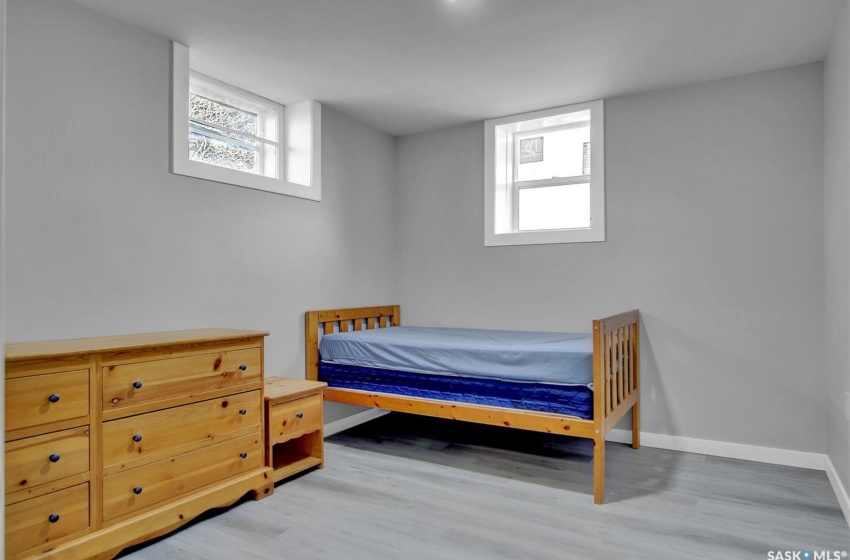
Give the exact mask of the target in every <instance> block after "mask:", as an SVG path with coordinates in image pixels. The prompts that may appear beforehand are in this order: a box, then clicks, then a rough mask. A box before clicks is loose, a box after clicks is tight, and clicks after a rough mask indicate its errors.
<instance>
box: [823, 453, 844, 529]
mask: <svg viewBox="0 0 850 560" xmlns="http://www.w3.org/2000/svg"><path fill="white" fill-rule="evenodd" d="M825 462H826V477H827V478H828V479H829V482H830V484H832V489H833V491H835V496H836V497H837V498H838V505H840V506H841V511H843V512H844V519H846V520H847V526H848V527H850V496H848V495H847V489H846V488H844V484H842V483H841V477H839V476H838V472H837V471H836V470H835V465H833V464H832V460H831V459H830V458H829V455H827V456H826V461H825Z"/></svg>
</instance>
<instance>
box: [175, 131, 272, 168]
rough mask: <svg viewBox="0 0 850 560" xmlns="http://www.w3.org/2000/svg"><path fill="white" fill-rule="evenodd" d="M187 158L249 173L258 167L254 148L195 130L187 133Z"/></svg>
mask: <svg viewBox="0 0 850 560" xmlns="http://www.w3.org/2000/svg"><path fill="white" fill-rule="evenodd" d="M189 159H191V160H194V161H200V162H203V163H211V164H213V165H218V166H220V167H227V168H229V169H237V170H239V171H247V172H249V173H257V172H258V167H259V158H258V153H257V150H256V149H253V150H252V149H249V148H245V147H244V146H240V145H239V144H235V143H231V142H225V141H223V140H219V139H217V138H212V137H210V136H205V135H203V134H199V133H197V132H190V133H189Z"/></svg>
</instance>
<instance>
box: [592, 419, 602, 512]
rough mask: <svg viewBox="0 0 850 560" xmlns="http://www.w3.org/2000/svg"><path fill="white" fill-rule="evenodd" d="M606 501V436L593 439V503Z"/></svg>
mask: <svg viewBox="0 0 850 560" xmlns="http://www.w3.org/2000/svg"><path fill="white" fill-rule="evenodd" d="M604 501H605V435H604V434H603V435H599V436H597V437H595V438H594V439H593V502H594V503H596V504H601V503H602V502H604Z"/></svg>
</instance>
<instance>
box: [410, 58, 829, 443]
mask: <svg viewBox="0 0 850 560" xmlns="http://www.w3.org/2000/svg"><path fill="white" fill-rule="evenodd" d="M822 110H823V89H822V67H821V64H820V63H816V64H810V65H805V66H799V67H793V68H788V69H783V70H778V71H772V72H765V73H759V74H753V75H748V76H744V77H739V78H733V79H727V80H721V81H714V82H709V83H704V84H700V85H695V86H688V87H680V88H675V89H666V90H662V91H656V92H652V93H647V94H642V95H634V96H628V97H622V98H616V99H612V100H610V101H608V102H607V104H606V150H607V153H606V156H607V166H606V171H607V222H608V240H607V241H606V242H604V243H588V244H567V245H538V246H523V247H484V242H483V236H484V232H483V229H484V228H483V223H484V214H483V208H482V205H483V198H484V196H483V188H484V179H483V169H484V161H483V153H484V148H483V146H484V127H483V125H482V124H481V123H476V124H471V125H467V126H460V127H455V128H451V129H447V130H441V131H437V132H432V133H425V134H420V135H415V136H409V137H403V138H400V139H399V140H398V142H397V151H398V160H397V161H398V164H397V165H398V176H399V231H398V235H399V238H400V243H401V247H402V248H403V251H402V252H401V257H400V259H401V261H400V262H401V267H400V277H399V282H400V287H401V288H400V289H401V303H402V316H403V318H404V322H405V323H406V324H412V325H415V324H429V325H455V326H471V327H495V328H515V329H544V330H545V329H557V330H575V331H585V332H589V330H590V325H591V320H592V319H594V318H598V317H601V316H604V315H606V314H612V313H616V312H620V311H625V310H627V309H631V308H635V307H637V308H639V309H640V310H641V312H642V318H643V325H644V331H643V337H644V338H643V340H642V343H643V346H642V351H643V356H642V360H643V362H644V370H643V374H644V377H643V380H644V385H643V386H644V393H643V403H644V407H643V411H644V412H643V420H644V423H643V429H644V430H645V431H648V432H653V433H661V434H675V435H680V436H687V437H693V438H704V439H709V440H718V441H726V442H737V443H746V444H753V445H760V446H768V447H777V448H784V449H794V450H801V451H811V452H824V451H825V449H826V436H825V431H826V420H825V418H824V415H823V413H822V411H823V409H824V406H825V404H826V403H825V392H824V390H823V381H824V380H823V377H824V373H823V370H824V365H825V364H824V359H823V353H824V343H823V335H824V330H823V327H822V323H823V315H824V302H823V296H822V290H823V279H824V273H823V270H824V268H823V267H824V264H823V228H822V226H821V223H822V220H823V115H822ZM494 116H497V115H494Z"/></svg>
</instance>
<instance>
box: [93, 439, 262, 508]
mask: <svg viewBox="0 0 850 560" xmlns="http://www.w3.org/2000/svg"><path fill="white" fill-rule="evenodd" d="M243 455H244V457H243ZM263 462H264V461H263V445H262V432H256V433H254V434H251V435H248V436H242V437H240V438H236V439H232V440H229V441H226V442H223V443H218V444H216V445H212V446H210V447H205V448H203V449H198V450H197V451H192V452H189V453H184V454H182V455H178V456H176V457H173V458H171V459H163V460H162V461H157V462H155V463H150V464H149V465H145V466H143V467H138V468H135V469H131V470H128V471H125V472H121V473H118V474H113V475H110V476H106V477H104V479H103V520H104V521H110V520H112V519H116V518H118V517H121V516H123V515H126V514H128V513H132V512H136V511H139V510H141V509H143V508H146V507H148V506H152V505H155V504H158V503H160V502H163V501H165V500H168V499H170V498H176V497H178V496H180V495H182V494H186V493H188V492H193V491H195V490H197V489H199V488H202V487H204V486H207V485H209V484H213V483H219V482H221V481H223V480H225V479H227V478H228V477H231V476H236V475H238V474H241V473H247V472H249V471H251V470H253V469H258V468H260V467H262V466H263Z"/></svg>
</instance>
